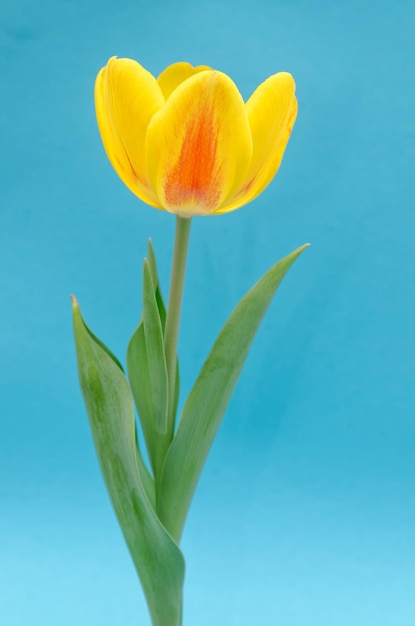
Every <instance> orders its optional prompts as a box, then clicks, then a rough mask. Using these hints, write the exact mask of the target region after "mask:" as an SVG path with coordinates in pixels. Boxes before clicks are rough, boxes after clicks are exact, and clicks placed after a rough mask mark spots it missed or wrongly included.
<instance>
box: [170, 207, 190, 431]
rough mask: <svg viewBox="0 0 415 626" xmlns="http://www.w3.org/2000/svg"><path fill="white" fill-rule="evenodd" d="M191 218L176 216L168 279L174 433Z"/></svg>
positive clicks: (171, 403)
mask: <svg viewBox="0 0 415 626" xmlns="http://www.w3.org/2000/svg"><path fill="white" fill-rule="evenodd" d="M191 221H192V220H191V218H185V217H179V216H176V235H175V238H174V252H173V265H172V270H171V279H170V292H169V302H168V305H167V316H166V330H165V334H164V348H165V351H166V364H167V378H168V385H169V409H168V425H167V430H168V432H169V433H171V435H173V432H174V421H175V415H174V391H175V384H176V360H177V343H178V339H179V326H180V313H181V309H182V298H183V285H184V276H185V272H186V260H187V249H188V244H189V235H190V224H191Z"/></svg>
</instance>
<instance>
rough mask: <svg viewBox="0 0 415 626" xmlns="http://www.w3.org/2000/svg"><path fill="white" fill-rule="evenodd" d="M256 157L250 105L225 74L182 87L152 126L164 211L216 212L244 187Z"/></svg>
mask: <svg viewBox="0 0 415 626" xmlns="http://www.w3.org/2000/svg"><path fill="white" fill-rule="evenodd" d="M251 157H252V139H251V132H250V128H249V122H248V116H247V112H246V108H245V105H244V102H243V100H242V97H241V95H240V93H239V91H238V90H237V88H236V86H235V84H234V83H233V82H232V80H231V79H230V78H229V77H228V76H226V74H222V73H221V72H216V71H204V72H200V73H198V74H196V75H194V76H191V77H190V78H188V79H187V80H185V81H184V82H182V83H181V84H180V85H179V86H178V87H177V88H176V89H175V90H174V91H173V93H172V94H171V96H170V98H168V100H167V102H166V105H165V107H164V108H163V109H161V110H160V111H159V112H158V113H156V114H155V115H154V117H153V118H152V120H151V122H150V125H149V127H148V132H147V171H148V176H149V179H150V182H151V185H152V187H153V189H154V190H155V191H156V193H157V196H158V198H159V201H160V204H161V206H162V207H163V208H165V209H166V210H168V211H170V212H172V213H176V214H178V215H182V216H187V217H189V216H191V215H207V214H209V213H213V212H215V210H216V209H217V208H218V207H220V206H221V205H222V204H223V203H224V202H225V201H226V200H227V199H228V198H230V197H232V195H233V194H234V193H235V191H236V190H237V189H239V187H240V186H241V185H242V183H243V181H244V180H245V177H246V172H247V169H248V166H249V163H250V162H251Z"/></svg>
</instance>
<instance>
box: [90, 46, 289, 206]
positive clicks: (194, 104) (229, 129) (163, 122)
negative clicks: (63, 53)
mask: <svg viewBox="0 0 415 626" xmlns="http://www.w3.org/2000/svg"><path fill="white" fill-rule="evenodd" d="M95 107H96V114H97V120H98V126H99V130H100V133H101V137H102V141H103V144H104V147H105V150H106V152H107V155H108V158H109V160H110V162H111V164H112V165H113V167H114V169H115V171H116V172H117V174H118V175H119V176H120V178H121V179H122V181H123V182H124V183H125V184H126V185H127V187H128V188H129V189H130V190H131V191H132V192H133V193H134V194H135V195H136V196H138V197H139V198H140V199H141V200H143V201H144V202H146V203H148V204H150V205H152V206H154V207H156V208H159V209H164V210H166V211H169V212H170V213H175V214H176V215H179V216H181V217H192V216H194V215H210V214H214V213H225V212H227V211H233V210H234V209H238V208H239V207H241V206H242V205H244V204H247V203H248V202H250V201H251V200H253V199H254V198H256V197H257V196H258V195H259V194H260V193H261V192H262V191H263V190H264V189H265V187H266V186H267V185H268V184H269V183H270V182H271V180H272V179H273V178H274V176H275V174H276V172H277V170H278V168H279V166H280V163H281V160H282V156H283V154H284V150H285V147H286V145H287V142H288V139H289V137H290V133H291V130H292V127H293V125H294V121H295V118H296V115H297V100H296V98H295V83H294V80H293V78H292V76H291V74H288V73H286V72H280V73H278V74H274V75H273V76H270V77H269V78H268V79H267V80H266V81H265V82H263V83H262V84H261V85H259V87H258V88H257V89H256V90H255V91H254V93H253V94H252V96H251V97H250V98H249V99H248V101H247V102H246V103H244V101H243V99H242V96H241V94H240V93H239V91H238V89H237V87H236V85H235V84H234V82H233V81H232V80H231V79H230V78H229V77H228V76H227V75H226V74H224V73H222V72H219V71H215V70H212V69H211V68H209V67H206V66H199V67H192V66H191V65H190V64H189V63H175V64H173V65H170V66H169V67H167V68H166V69H165V70H164V71H163V72H162V73H161V74H160V76H159V77H158V78H157V79H156V78H155V77H154V76H153V75H152V74H150V72H148V71H147V70H146V69H144V67H142V66H141V65H140V64H139V63H137V62H136V61H133V60H132V59H117V58H115V57H113V58H111V59H110V60H109V61H108V64H107V65H106V66H105V67H103V68H102V69H101V71H100V72H99V73H98V76H97V79H96V83H95Z"/></svg>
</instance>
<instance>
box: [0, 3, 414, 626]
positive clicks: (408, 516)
mask: <svg viewBox="0 0 415 626" xmlns="http://www.w3.org/2000/svg"><path fill="white" fill-rule="evenodd" d="M414 25H415V5H414V3H413V2H412V1H411V0H407V1H405V0H396V1H392V0H389V1H386V0H376V1H375V0H367V1H365V2H361V1H360V0H349V2H343V3H342V2H329V1H323V0H318V1H316V2H307V1H306V0H293V1H290V2H289V1H283V0H256V1H255V2H252V1H248V0H231V1H227V0H213V1H212V0H202V1H200V2H198V1H194V2H191V0H187V1H181V2H173V1H172V0H171V1H167V0H164V1H163V0H159V1H157V2H150V1H149V0H148V1H146V2H143V1H142V0H135V1H134V2H133V1H132V0H127V1H124V2H123V1H122V0H120V1H119V2H117V3H115V2H110V1H109V0H100V1H99V2H98V1H95V2H94V1H92V0H77V1H76V0H72V1H70V0H62V1H56V0H39V2H32V1H31V0H2V3H1V8H0V68H1V88H0V89H1V106H0V137H1V146H2V149H1V151H0V162H1V174H0V175H1V191H0V195H1V215H0V255H1V283H0V284H1V288H0V291H1V309H0V311H1V312H0V316H1V328H0V345H1V356H0V381H1V422H0V433H1V435H0V475H1V482H0V623H1V624H4V625H5V626H57V625H59V626H74V625H76V626H78V625H79V626H130V625H131V626H133V625H136V624H140V625H143V626H144V625H147V624H149V621H148V616H147V611H146V608H145V604H144V600H143V597H142V594H141V590H140V588H139V585H138V582H137V580H136V576H135V572H134V570H133V566H132V564H131V562H130V558H129V555H128V553H127V550H126V548H125V547H124V543H123V540H122V537H121V533H120V531H119V529H118V527H117V523H116V521H115V517H114V515H113V512H112V510H111V507H110V505H109V501H108V498H107V495H106V492H105V490H104V487H103V483H102V480H101V476H100V474H99V470H98V466H97V462H96V459H95V455H94V451H93V446H92V441H91V436H90V433H89V431H88V426H87V420H86V416H85V411H84V407H83V404H82V400H81V395H80V392H79V390H78V382H77V375H76V366H75V356H74V348H73V342H72V330H71V317H70V301H69V294H70V293H75V294H76V296H77V297H78V299H79V301H80V303H81V306H82V309H83V312H84V314H85V317H86V319H87V321H88V323H89V324H90V325H91V327H92V328H93V329H94V331H95V332H96V333H97V334H98V335H99V336H100V337H101V338H102V339H103V340H104V341H105V342H106V343H107V344H108V345H109V346H110V347H111V348H112V349H113V350H114V351H115V352H116V354H117V355H118V356H119V357H120V358H122V359H124V354H125V346H126V344H127V341H128V338H129V336H130V334H131V333H132V331H133V329H134V327H135V324H136V322H137V320H138V317H139V315H140V288H141V263H142V258H143V256H144V255H145V254H146V239H147V237H148V236H151V237H152V239H153V242H154V246H155V249H156V253H157V256H158V260H159V265H160V273H161V278H162V282H163V285H164V292H165V293H167V287H168V278H169V273H170V259H171V251H172V241H173V230H174V218H172V216H169V215H167V214H164V213H163V212H159V211H157V210H153V209H151V208H147V207H146V206H144V205H143V204H142V203H140V202H139V201H138V200H137V199H136V198H135V197H134V196H133V195H132V194H130V193H129V191H128V190H127V189H126V188H124V187H123V185H122V183H121V182H120V181H119V179H118V178H117V176H116V175H115V173H114V172H113V171H112V169H111V167H110V165H109V163H108V162H107V159H106V156H105V154H104V151H103V149H102V146H101V142H100V138H99V135H98V132H97V128H96V123H95V114H94V107H93V99H92V90H93V82H94V79H95V75H96V73H97V71H98V70H99V69H100V67H101V66H102V65H104V64H105V63H106V61H107V59H108V58H109V57H110V56H112V55H118V56H129V57H132V58H136V59H137V60H139V61H140V62H141V63H142V64H143V65H144V66H146V67H147V68H148V69H149V70H151V71H152V72H154V73H156V74H157V73H159V72H160V71H161V70H162V69H163V68H164V67H165V66H166V65H168V64H170V63H172V62H174V61H177V60H188V61H190V62H192V63H193V64H199V63H203V64H209V65H211V66H213V67H215V68H218V69H221V70H223V71H225V72H227V73H228V74H229V75H231V76H232V78H233V79H234V80H235V82H236V83H237V84H238V86H239V87H240V89H241V92H242V94H243V95H244V97H248V96H249V94H250V93H251V92H252V91H253V89H254V88H255V87H256V86H257V85H258V84H259V83H260V82H261V81H263V80H264V79H265V78H266V77H267V76H268V75H270V74H272V73H274V72H276V71H280V70H287V71H290V72H292V73H293V75H294V76H295V79H296V82H297V89H298V99H299V107H300V109H299V117H298V121H297V123H296V126H295V130H294V133H293V135H292V138H291V142H290V144H289V147H288V150H287V152H286V156H285V160H284V163H283V166H282V168H281V170H280V172H279V175H278V176H277V178H276V180H275V181H274V182H273V183H272V184H271V186H270V187H269V188H268V189H267V190H266V192H265V193H264V194H263V195H262V196H261V197H260V198H259V199H258V200H256V201H255V202H254V203H253V204H251V205H249V206H247V207H245V208H242V209H241V210H239V211H237V212H235V213H231V214H229V215H226V216H222V217H215V218H200V219H196V220H194V224H193V232H192V239H191V243H190V256H189V267H188V276H187V283H186V292H185V300H184V313H183V323H182V329H181V330H182V333H181V339H180V354H181V363H182V378H183V394H184V395H185V394H186V393H187V392H188V390H189V388H190V385H191V383H192V381H193V380H194V378H195V376H196V374H197V371H198V369H199V367H200V366H201V364H202V362H203V359H204V357H205V356H206V354H207V352H208V349H209V348H210V345H211V343H212V341H213V339H214V337H215V336H216V334H217V332H218V331H219V329H220V327H221V325H222V323H223V321H224V320H225V318H226V317H227V315H228V314H229V312H230V311H231V309H232V308H233V306H234V305H235V304H236V302H237V301H238V299H239V297H240V296H242V294H243V293H244V292H245V291H246V290H247V289H248V288H249V287H250V286H251V284H252V283H253V282H255V280H256V279H257V278H258V277H259V276H260V275H261V274H262V273H263V272H264V271H265V270H266V269H267V268H268V267H269V266H270V265H271V264H272V263H273V262H274V261H276V260H277V259H278V258H279V257H281V256H283V255H285V254H286V253H288V252H289V251H290V250H291V249H293V248H294V247H296V246H298V245H300V244H302V243H303V242H305V241H310V242H311V243H312V247H311V248H310V249H309V250H308V251H307V252H306V253H305V254H304V255H303V257H302V258H301V259H300V261H299V262H298V263H297V265H296V266H295V267H294V268H293V269H292V271H291V272H290V274H289V275H288V277H287V279H286V281H285V283H284V285H283V287H282V288H281V290H280V292H279V293H278V295H277V297H276V300H275V302H274V303H273V305H272V307H271V309H270V310H269V312H268V314H267V317H266V320H265V322H264V325H263V327H262V329H261V331H260V333H259V335H258V337H257V339H256V341H255V344H254V346H253V349H252V352H251V354H250V357H249V359H248V362H247V364H246V368H245V370H244V373H243V376H242V378H241V380H240V384H239V386H238V388H237V392H236V394H235V396H234V398H233V400H232V403H231V406H230V408H229V410H228V413H227V415H226V419H225V421H224V424H223V427H222V428H221V430H220V433H219V436H218V439H217V441H216V443H215V446H214V449H213V450H212V454H211V456H210V458H209V461H208V464H207V466H206V471H205V472H204V474H203V478H202V480H201V483H200V487H199V490H198V492H197V496H196V498H195V500H194V504H193V507H192V510H191V514H190V517H189V519H188V523H187V526H186V531H185V536H184V541H183V549H184V553H185V556H186V559H187V577H186V587H185V619H184V625H185V626H211V625H212V624H218V625H219V626H256V625H261V626H262V625H263V624H267V625H269V624H272V625H274V624H275V625H281V626H372V625H373V626H413V624H414V623H415V594H414V586H415V504H414V493H415V460H414V459H415V455H414V447H415V419H414V418H415V416H414V413H415V412H414V401H415V385H414V365H415V359H414V339H415V332H414V308H415V296H414V284H415V271H414V252H413V247H414V244H413V241H414V230H415V207H414V183H413V176H414V165H413V163H414V148H415V122H414V109H415V87H414V85H415V83H414V80H413V77H414V73H415V63H414V54H413V39H412V38H413V30H414ZM182 397H183V396H182Z"/></svg>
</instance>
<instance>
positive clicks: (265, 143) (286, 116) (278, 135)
mask: <svg viewBox="0 0 415 626" xmlns="http://www.w3.org/2000/svg"><path fill="white" fill-rule="evenodd" d="M294 94H295V83H294V79H293V77H292V76H291V74H288V73H286V72H280V73H279V74H274V75H273V76H270V77H269V78H268V79H267V80H266V81H265V82H263V83H262V84H261V85H259V87H258V88H257V89H256V90H255V91H254V93H253V94H252V96H251V97H250V98H249V100H248V102H247V103H246V109H247V112H248V117H249V123H250V126H251V131H252V139H253V146H254V153H253V157H252V162H251V166H250V168H249V172H248V174H247V177H246V181H245V183H244V185H243V186H242V188H241V189H240V190H239V192H238V194H237V195H236V197H235V199H234V201H233V202H231V203H229V204H228V205H226V206H224V207H222V208H221V209H220V211H219V212H220V213H224V212H227V211H232V210H234V209H237V208H238V207H240V206H242V205H243V204H246V203H248V202H251V200H253V199H254V198H256V197H257V196H258V195H259V194H260V193H261V192H262V191H263V190H264V189H265V187H266V186H267V185H268V184H269V183H270V182H271V180H272V179H273V178H274V176H275V174H276V173H277V171H278V168H279V166H280V163H281V160H282V157H283V154H284V151H285V148H286V145H287V143H288V139H289V138H290V134H291V131H292V128H293V126H294V122H295V118H296V116H297V100H296V98H295V95H294Z"/></svg>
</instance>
